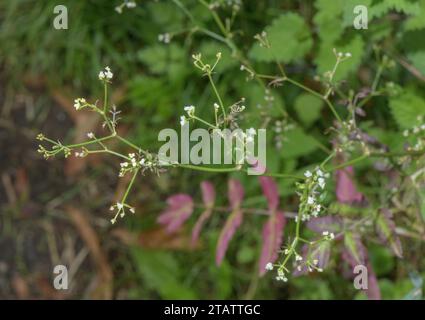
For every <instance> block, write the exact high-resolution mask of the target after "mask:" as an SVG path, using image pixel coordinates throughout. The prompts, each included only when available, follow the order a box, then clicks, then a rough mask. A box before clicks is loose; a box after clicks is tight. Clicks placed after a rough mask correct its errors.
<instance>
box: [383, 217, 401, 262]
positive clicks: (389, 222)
mask: <svg viewBox="0 0 425 320" xmlns="http://www.w3.org/2000/svg"><path fill="white" fill-rule="evenodd" d="M376 227H377V230H378V234H379V236H380V238H381V239H382V240H383V241H385V242H386V243H388V244H389V245H390V247H391V250H392V251H393V252H394V254H395V255H396V256H397V257H399V258H402V257H403V248H402V246H401V242H400V238H399V237H398V236H397V234H396V233H395V223H394V220H393V218H392V214H391V212H390V210H388V209H382V210H381V212H380V214H379V215H378V218H377V220H376Z"/></svg>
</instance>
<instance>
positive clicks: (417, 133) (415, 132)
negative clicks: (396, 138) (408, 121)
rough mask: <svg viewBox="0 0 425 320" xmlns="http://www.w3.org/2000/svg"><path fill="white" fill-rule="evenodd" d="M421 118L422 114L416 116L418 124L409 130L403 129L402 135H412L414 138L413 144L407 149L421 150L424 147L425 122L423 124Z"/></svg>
mask: <svg viewBox="0 0 425 320" xmlns="http://www.w3.org/2000/svg"><path fill="white" fill-rule="evenodd" d="M423 120H424V119H423V116H418V117H417V121H418V123H419V124H418V125H416V126H414V127H413V128H412V129H410V130H407V129H406V130H404V131H403V136H404V137H406V138H407V137H409V136H412V137H415V138H416V141H415V143H414V145H413V146H409V147H408V148H407V150H408V151H421V150H422V149H424V148H425V124H423ZM421 123H422V124H421Z"/></svg>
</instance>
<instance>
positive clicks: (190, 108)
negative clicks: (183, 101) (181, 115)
mask: <svg viewBox="0 0 425 320" xmlns="http://www.w3.org/2000/svg"><path fill="white" fill-rule="evenodd" d="M184 111H186V112H187V114H188V115H189V117H190V116H192V115H193V114H194V113H195V107H194V106H185V107H184Z"/></svg>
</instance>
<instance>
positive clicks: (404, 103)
mask: <svg viewBox="0 0 425 320" xmlns="http://www.w3.org/2000/svg"><path fill="white" fill-rule="evenodd" d="M390 108H391V112H392V114H393V116H394V119H395V120H396V122H397V123H398V125H399V126H400V128H401V129H409V128H412V127H413V126H415V125H416V124H417V122H418V116H421V115H425V101H424V100H423V99H422V98H421V97H419V96H417V95H416V94H415V93H413V92H412V91H407V92H404V93H402V94H401V95H399V96H397V97H394V98H392V99H391V100H390Z"/></svg>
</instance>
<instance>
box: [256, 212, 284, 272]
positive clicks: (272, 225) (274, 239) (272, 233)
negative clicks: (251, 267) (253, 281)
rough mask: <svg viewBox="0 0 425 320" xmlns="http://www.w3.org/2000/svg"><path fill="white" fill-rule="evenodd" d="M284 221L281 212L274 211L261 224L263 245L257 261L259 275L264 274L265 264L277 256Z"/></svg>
mask: <svg viewBox="0 0 425 320" xmlns="http://www.w3.org/2000/svg"><path fill="white" fill-rule="evenodd" d="M285 222H286V221H285V215H284V214H283V212H276V213H275V214H272V215H270V217H269V219H268V220H267V221H266V223H265V224H264V226H263V247H262V249H261V256H260V262H259V268H260V269H259V273H260V276H262V275H264V273H265V272H266V264H267V263H269V262H271V263H273V262H275V261H276V259H277V258H278V252H279V248H280V246H281V244H282V237H283V229H284V227H285Z"/></svg>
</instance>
